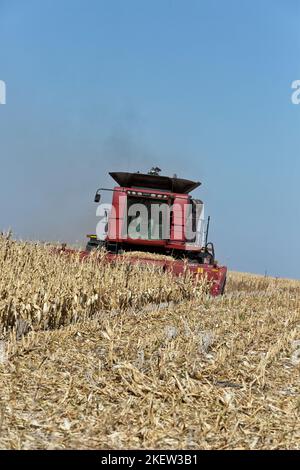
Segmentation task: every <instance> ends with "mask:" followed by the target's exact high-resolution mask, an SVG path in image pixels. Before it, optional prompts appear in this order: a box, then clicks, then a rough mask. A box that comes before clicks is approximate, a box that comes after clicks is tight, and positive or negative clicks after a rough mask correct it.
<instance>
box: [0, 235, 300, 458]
mask: <svg viewBox="0 0 300 470" xmlns="http://www.w3.org/2000/svg"><path fill="white" fill-rule="evenodd" d="M95 256H96V255H95ZM0 269H1V278H0V325H1V330H0V334H1V336H0V393H1V395H0V396H1V400H0V426H1V431H0V448H2V449H37V448H38V449H73V448H79V449H83V448H88V449H112V448H113V449H128V448H135V449H136V448H155V449H291V448H297V449H300V419H299V418H300V393H299V392H300V383H299V372H300V282H297V281H289V280H282V279H273V278H264V277H260V276H254V275H248V274H238V273H230V275H229V279H228V283H227V290H226V294H225V295H224V296H223V297H218V298H212V297H210V296H209V295H207V293H206V286H205V285H204V284H202V285H200V286H198V287H197V288H196V287H195V285H194V284H193V282H192V281H191V279H189V277H188V276H187V277H186V278H185V279H182V278H172V277H170V275H169V274H166V273H162V272H160V271H158V270H151V269H150V268H149V269H143V270H139V268H138V267H132V268H129V267H128V264H127V263H120V264H117V265H115V266H111V265H107V264H105V263H103V262H102V261H101V259H100V260H99V259H94V258H93V257H92V258H91V260H89V261H87V262H81V261H80V260H78V259H77V258H76V257H72V258H71V259H68V257H66V256H57V255H53V253H51V251H50V250H49V248H47V247H43V246H36V245H34V244H29V243H18V242H14V241H12V240H8V239H6V238H5V237H2V238H0Z"/></svg>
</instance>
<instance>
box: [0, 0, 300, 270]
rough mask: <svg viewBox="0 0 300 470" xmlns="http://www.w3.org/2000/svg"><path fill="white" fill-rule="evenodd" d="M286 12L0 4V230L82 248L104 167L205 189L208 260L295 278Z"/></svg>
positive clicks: (268, 6) (289, 10)
mask: <svg viewBox="0 0 300 470" xmlns="http://www.w3.org/2000/svg"><path fill="white" fill-rule="evenodd" d="M299 23H300V3H299V2H298V1H297V0H285V1H284V0H280V1H279V0H251V1H250V0H248V1H246V0H245V1H241V0H227V1H226V2H225V1H223V0H218V1H217V0H209V1H208V0H207V1H201V0H198V1H196V0H189V1H185V2H184V1H179V0H161V1H157V0H151V1H146V0H142V1H141V0H140V1H138V0H127V1H121V0H119V1H117V0H109V1H108V0H107V1H103V0H86V1H84V0H52V1H50V0H43V1H41V0H27V1H26V2H24V1H22V0H0V80H4V81H5V82H6V85H7V104H6V105H4V106H2V105H1V106H0V162H1V173H0V175H1V176H0V228H3V229H5V228H8V227H12V229H13V230H14V232H15V234H16V235H17V236H18V237H22V238H26V239H27V238H29V239H32V238H34V239H41V240H66V241H69V242H74V241H79V242H84V236H85V234H86V233H89V232H91V231H94V228H95V225H96V217H95V209H96V207H95V205H94V203H93V201H92V200H93V195H94V192H95V189H96V188H97V187H99V186H101V185H107V186H111V185H112V183H111V182H110V181H109V177H107V173H108V171H111V170H123V171H127V170H140V171H144V170H148V169H149V168H150V167H151V166H153V165H158V166H160V167H161V168H162V169H163V173H164V174H173V173H177V174H178V175H180V176H182V177H187V178H194V179H197V180H200V181H202V186H201V188H200V189H199V190H197V192H195V196H198V197H200V198H201V199H203V200H204V201H205V204H206V214H208V213H209V214H210V215H211V217H212V223H211V238H212V239H213V241H214V242H215V246H216V251H217V257H218V259H219V261H220V262H222V263H226V264H227V265H228V266H229V268H231V269H235V270H240V271H249V272H258V273H264V272H265V270H267V271H268V273H269V274H272V275H276V276H287V277H297V278H300V254H299V248H298V240H299V232H300V218H299V215H300V214H299V212H300V211H299V202H300V185H299V174H300V158H299V156H300V153H299V150H300V149H299V147H300V145H299V130H300V105H298V106H296V105H293V104H292V102H291V94H292V89H291V83H292V81H293V80H297V79H300V60H299V57H300V55H299V53H300V28H299Z"/></svg>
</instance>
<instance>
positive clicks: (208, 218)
mask: <svg viewBox="0 0 300 470" xmlns="http://www.w3.org/2000/svg"><path fill="white" fill-rule="evenodd" d="M209 223H210V215H209V216H208V217H207V225H206V232H205V246H206V245H207V242H208V231H209Z"/></svg>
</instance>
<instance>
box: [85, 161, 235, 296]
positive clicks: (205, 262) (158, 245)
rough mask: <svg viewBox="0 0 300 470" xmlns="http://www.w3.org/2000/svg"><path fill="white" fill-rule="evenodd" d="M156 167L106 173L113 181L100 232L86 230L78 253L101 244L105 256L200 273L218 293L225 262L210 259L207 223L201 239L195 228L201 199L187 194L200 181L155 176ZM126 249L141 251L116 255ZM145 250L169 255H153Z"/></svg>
mask: <svg viewBox="0 0 300 470" xmlns="http://www.w3.org/2000/svg"><path fill="white" fill-rule="evenodd" d="M159 171H160V169H159V168H153V169H152V170H151V171H150V172H149V173H148V174H142V173H125V172H117V173H110V175H111V176H112V178H113V179H114V180H115V181H116V182H117V183H118V184H119V186H116V187H114V188H113V189H109V190H108V191H112V204H111V210H110V211H109V215H108V216H107V221H106V222H107V223H106V231H105V234H104V236H102V237H99V236H98V234H97V235H90V236H89V238H90V241H89V242H88V244H87V250H86V252H83V253H82V256H83V257H85V256H87V254H88V252H89V251H90V250H91V249H97V248H101V247H104V248H105V249H106V250H107V251H108V253H107V255H106V258H107V260H108V261H115V260H117V259H126V261H128V262H129V263H131V264H152V265H156V266H158V267H161V268H162V269H163V270H164V271H169V272H171V273H172V274H174V275H176V276H180V275H182V274H183V273H184V272H185V270H186V269H188V270H189V271H190V272H191V273H192V274H193V275H195V276H196V277H197V279H198V278H199V277H203V276H206V277H207V279H208V280H209V281H212V287H211V294H212V295H219V294H222V293H223V292H224V288H225V283H226V274H227V268H226V267H225V266H219V265H218V264H217V262H216V261H215V253H214V247H213V244H212V243H208V242H207V232H208V227H207V230H206V236H205V242H204V238H203V233H202V235H201V234H199V233H198V232H197V227H198V225H199V221H200V218H201V210H202V208H203V203H202V201H200V200H198V199H193V198H192V196H191V195H190V194H189V193H190V191H192V190H193V189H195V188H197V187H198V186H199V185H200V184H201V183H200V182H194V181H190V180H185V179H181V178H177V177H176V176H174V177H172V178H170V177H167V176H160V175H159ZM102 190H105V189H104V188H102V189H99V190H98V191H97V192H96V196H95V202H98V203H99V202H100V198H101V196H100V192H101V191H102ZM132 213H133V215H132ZM137 214H138V215H137ZM153 214H154V215H155V216H154V215H153ZM131 226H133V227H134V229H135V230H134V231H133V232H132V230H131ZM141 227H143V228H141ZM188 229H189V230H188ZM132 233H133V234H134V236H133V235H132ZM153 233H154V236H153ZM101 238H102V239H101ZM127 251H133V252H136V251H138V252H144V253H145V254H144V255H142V254H141V253H139V256H136V257H134V253H133V254H132V255H131V256H130V257H126V258H125V257H123V256H122V255H123V254H124V252H127ZM147 253H155V254H163V255H168V256H171V257H172V258H173V259H169V258H166V259H163V257H162V259H155V257H151V256H150V255H149V254H147Z"/></svg>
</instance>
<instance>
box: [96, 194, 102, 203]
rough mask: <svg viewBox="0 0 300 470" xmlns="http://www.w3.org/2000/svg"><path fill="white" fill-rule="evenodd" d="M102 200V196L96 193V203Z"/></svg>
mask: <svg viewBox="0 0 300 470" xmlns="http://www.w3.org/2000/svg"><path fill="white" fill-rule="evenodd" d="M100 200H101V194H99V193H96V194H95V199H94V201H95V202H100Z"/></svg>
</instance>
